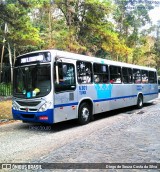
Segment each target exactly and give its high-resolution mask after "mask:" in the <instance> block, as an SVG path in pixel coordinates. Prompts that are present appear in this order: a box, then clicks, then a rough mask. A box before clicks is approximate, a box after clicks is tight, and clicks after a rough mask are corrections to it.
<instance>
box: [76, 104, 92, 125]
mask: <svg viewBox="0 0 160 172" xmlns="http://www.w3.org/2000/svg"><path fill="white" fill-rule="evenodd" d="M90 119H91V109H90V107H89V105H88V104H87V103H85V102H84V103H82V104H81V105H80V107H79V110H78V122H79V124H81V125H85V124H88V123H89V122H90Z"/></svg>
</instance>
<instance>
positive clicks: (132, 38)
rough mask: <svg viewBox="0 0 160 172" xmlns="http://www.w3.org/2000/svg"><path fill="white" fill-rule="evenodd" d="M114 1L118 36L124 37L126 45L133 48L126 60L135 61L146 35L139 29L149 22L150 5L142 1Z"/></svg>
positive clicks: (139, 54)
mask: <svg viewBox="0 0 160 172" xmlns="http://www.w3.org/2000/svg"><path fill="white" fill-rule="evenodd" d="M115 3H116V5H117V8H116V10H115V12H114V17H113V18H114V20H115V22H116V30H117V32H118V33H119V38H120V39H124V40H125V43H126V45H127V46H128V47H129V48H131V49H132V50H133V51H132V52H133V54H132V56H130V58H131V59H129V56H128V57H126V62H129V61H130V62H132V63H135V60H136V59H135V58H136V57H140V56H141V55H142V54H141V53H142V51H141V46H143V44H144V42H143V38H145V37H146V35H144V34H142V33H141V31H140V30H141V28H142V27H144V26H145V25H146V24H148V23H149V22H150V18H149V15H148V11H149V10H150V9H152V7H151V6H150V5H148V4H147V2H142V1H141V2H140V1H139V4H138V3H136V2H135V1H128V0H118V1H115Z"/></svg>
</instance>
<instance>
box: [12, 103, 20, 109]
mask: <svg viewBox="0 0 160 172" xmlns="http://www.w3.org/2000/svg"><path fill="white" fill-rule="evenodd" d="M12 108H13V109H14V110H18V109H19V107H18V106H17V105H16V103H15V102H13V103H12Z"/></svg>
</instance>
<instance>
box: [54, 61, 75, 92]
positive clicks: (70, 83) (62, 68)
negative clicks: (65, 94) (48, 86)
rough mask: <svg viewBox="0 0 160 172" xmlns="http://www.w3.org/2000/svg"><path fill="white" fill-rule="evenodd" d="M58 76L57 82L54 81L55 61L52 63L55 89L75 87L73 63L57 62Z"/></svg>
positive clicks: (58, 90) (65, 89) (71, 88)
mask: <svg viewBox="0 0 160 172" xmlns="http://www.w3.org/2000/svg"><path fill="white" fill-rule="evenodd" d="M58 77H59V83H56V80H57V79H56V63H55V65H54V81H55V91H56V92H61V91H67V90H74V89H75V87H76V82H75V68H74V65H73V64H70V63H62V62H59V63H58Z"/></svg>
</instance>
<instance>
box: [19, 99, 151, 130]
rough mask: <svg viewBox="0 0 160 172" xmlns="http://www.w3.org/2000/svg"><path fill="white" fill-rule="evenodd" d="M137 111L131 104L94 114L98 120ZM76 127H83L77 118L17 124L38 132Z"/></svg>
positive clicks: (22, 127) (23, 128) (21, 127)
mask: <svg viewBox="0 0 160 172" xmlns="http://www.w3.org/2000/svg"><path fill="white" fill-rule="evenodd" d="M152 105H154V103H153V102H152V103H145V104H144V107H149V106H152ZM135 112H137V108H136V106H131V107H126V108H121V109H117V110H112V111H108V112H104V113H100V114H96V115H94V121H98V120H101V119H103V118H109V117H112V116H115V115H119V114H121V113H125V114H128V115H130V114H133V113H135ZM137 113H138V112H137ZM139 113H144V110H143V108H142V109H141V111H139ZM94 121H93V122H94ZM75 127H83V126H80V125H79V124H78V123H77V120H70V121H65V122H60V123H56V124H52V125H50V124H39V123H22V124H21V125H18V126H17V129H18V130H30V131H34V132H35V131H36V132H51V133H53V132H60V131H63V130H68V129H71V128H75Z"/></svg>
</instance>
